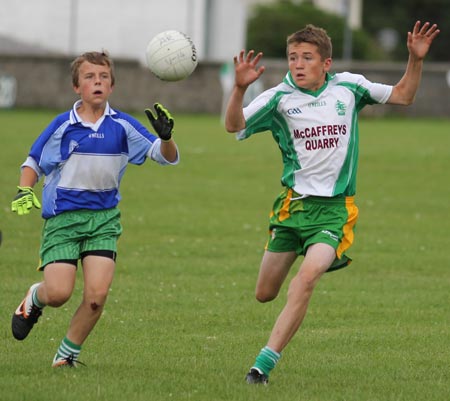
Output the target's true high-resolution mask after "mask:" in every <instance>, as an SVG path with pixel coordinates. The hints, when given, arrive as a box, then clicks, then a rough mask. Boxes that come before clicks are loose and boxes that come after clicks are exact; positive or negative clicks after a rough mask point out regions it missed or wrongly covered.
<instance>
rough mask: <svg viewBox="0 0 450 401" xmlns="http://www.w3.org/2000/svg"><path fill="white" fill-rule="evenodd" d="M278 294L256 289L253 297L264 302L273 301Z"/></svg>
mask: <svg viewBox="0 0 450 401" xmlns="http://www.w3.org/2000/svg"><path fill="white" fill-rule="evenodd" d="M277 295H278V292H273V291H261V290H256V293H255V298H256V300H257V301H258V302H261V303H265V302H270V301H273V300H274V299H275V298H276V297H277Z"/></svg>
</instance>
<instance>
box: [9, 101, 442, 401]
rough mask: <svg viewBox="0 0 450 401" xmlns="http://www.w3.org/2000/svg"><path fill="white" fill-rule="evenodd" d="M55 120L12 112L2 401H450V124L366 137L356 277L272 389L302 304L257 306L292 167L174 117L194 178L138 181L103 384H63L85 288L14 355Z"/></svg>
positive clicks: (302, 340) (101, 329) (34, 275)
mask: <svg viewBox="0 0 450 401" xmlns="http://www.w3.org/2000/svg"><path fill="white" fill-rule="evenodd" d="M54 114H55V113H54V112H50V111H11V110H6V111H5V110H3V111H0V119H1V121H2V132H1V133H0V152H1V158H0V168H1V176H0V182H1V188H2V190H1V192H0V201H1V202H0V204H1V209H0V228H1V229H2V231H3V236H4V239H3V244H2V246H1V248H0V269H1V280H0V304H1V309H0V337H1V350H0V399H1V400H2V401H19V400H21V401H41V400H45V401H53V400H55V401H56V400H58V401H62V400H64V401H72V400H73V401H80V400H83V401H91V400H92V401H93V400H95V401H115V400H129V401H144V400H145V401H148V400H152V401H160V400H161V401H162V400H164V401H167V400H176V401H178V400H194V401H221V400H229V401H253V400H255V401H256V400H257V401H266V400H267V401H294V400H295V401H300V400H304V401H341V400H342V401H344V400H346V401H388V400H389V401H400V400H405V401H411V400H420V401H425V400H426V401H433V400H436V401H438V400H439V401H443V400H448V398H449V394H450V364H449V361H450V347H449V338H450V305H449V289H450V274H449V267H450V254H449V246H450V243H449V229H450V224H449V221H450V220H449V216H450V203H449V199H450V185H449V178H448V177H449V173H450V171H449V170H450V135H449V133H450V122H449V121H446V120H441V121H439V120H438V121H435V120H399V119H384V120H363V121H362V122H361V124H360V128H361V147H360V169H359V175H358V194H357V204H358V206H359V208H360V220H359V222H358V227H357V236H356V242H355V244H354V246H353V248H352V251H351V252H350V254H351V256H352V257H353V259H354V263H353V264H352V265H351V267H349V268H348V269H345V270H343V271H341V272H336V273H331V274H329V275H326V276H325V277H324V278H323V279H322V280H321V282H320V283H319V285H318V287H317V289H316V292H315V294H314V296H313V299H312V302H311V306H310V309H309V312H308V315H307V318H306V320H305V322H304V325H303V326H302V328H301V330H300V331H299V333H297V335H296V337H295V338H294V339H293V341H292V342H291V343H290V344H289V346H288V347H287V348H286V350H285V351H284V353H283V357H282V359H281V360H280V362H279V364H278V366H277V367H276V369H275V370H274V371H273V372H272V375H271V378H270V381H271V382H270V384H269V386H267V387H261V386H249V385H247V384H246V383H245V382H244V376H245V373H246V371H247V370H248V368H249V367H250V365H251V364H252V363H253V362H254V358H255V356H256V354H257V353H258V351H259V349H260V348H261V347H262V346H264V345H265V341H266V340H267V338H268V335H269V332H270V329H271V327H272V324H273V322H274V320H275V318H276V316H277V315H278V313H279V311H280V309H281V308H282V306H283V305H284V302H285V295H286V285H285V286H284V288H283V289H282V291H281V294H280V296H279V298H278V299H277V300H275V301H274V302H272V303H269V304H264V305H262V304H258V303H257V302H256V300H255V299H254V285H255V279H256V275H257V270H258V266H259V262H260V258H261V255H262V247H263V245H264V242H265V240H266V226H267V215H268V212H269V209H270V207H271V205H272V201H273V199H274V197H275V196H276V195H277V194H278V192H279V191H280V185H279V176H280V172H281V160H280V156H279V154H278V150H277V149H276V146H275V145H274V143H273V142H272V139H271V137H270V135H259V136H256V137H254V138H252V139H251V140H248V141H244V142H242V143H238V142H236V141H235V139H234V137H233V136H232V135H227V134H226V133H225V131H224V129H223V128H222V126H221V124H220V122H219V118H218V117H216V116H175V118H176V133H175V135H176V139H177V142H178V144H179V147H180V150H181V164H180V165H179V166H177V167H160V166H158V165H156V164H155V163H147V164H145V165H144V166H141V167H136V166H130V167H129V169H128V171H127V174H126V175H125V178H124V180H123V182H122V195H123V198H124V199H123V201H122V203H121V210H122V215H123V220H122V222H123V226H124V234H123V236H122V238H121V240H120V243H119V258H118V265H117V273H116V277H115V281H114V283H113V286H112V289H111V293H110V296H109V299H108V303H107V305H106V308H105V312H104V315H103V316H102V318H101V320H100V321H99V323H98V325H97V327H96V328H95V330H94V332H93V333H92V334H91V336H90V337H89V338H88V340H87V342H86V343H85V345H84V347H83V351H82V354H81V356H80V360H82V361H83V362H84V363H86V364H87V367H80V368H79V369H59V370H55V369H51V367H50V365H51V359H52V358H53V355H54V352H55V351H56V348H57V347H58V345H59V342H60V340H61V338H62V337H63V336H64V334H65V331H66V329H67V325H68V323H69V319H70V316H71V315H72V313H73V312H74V309H75V308H76V307H77V306H78V303H79V301H80V297H81V289H82V275H81V272H79V276H78V278H79V280H78V282H77V288H76V291H75V293H74V295H73V297H72V299H71V300H70V301H69V302H68V303H67V304H66V305H64V306H63V307H62V308H59V309H51V308H47V309H46V310H45V311H44V314H43V316H42V317H41V319H40V321H39V323H38V324H37V325H36V327H35V328H34V329H33V332H32V333H31V335H30V336H29V338H27V339H26V340H25V341H23V342H18V341H15V340H14V339H13V338H12V336H11V334H10V319H11V314H12V312H13V311H14V309H15V308H16V307H17V304H18V303H19V302H20V300H21V298H22V297H23V295H24V293H25V291H26V290H27V288H28V286H29V285H31V284H32V283H33V282H36V281H38V280H39V279H40V273H38V272H36V271H35V270H34V266H35V265H36V263H37V252H38V247H39V236H40V230H41V226H42V220H41V218H40V216H39V213H38V212H37V211H34V212H35V213H32V214H31V215H29V216H27V217H18V216H16V215H13V214H12V213H11V212H9V207H10V201H11V198H12V197H13V196H14V194H15V185H17V180H18V174H19V165H20V163H21V162H22V161H23V160H24V158H25V156H26V154H27V151H28V149H29V146H30V145H31V143H32V141H33V140H34V138H35V137H36V136H37V135H38V133H39V132H40V131H41V130H42V129H43V128H44V127H45V125H46V124H47V123H48V122H49V121H50V119H51V118H52V117H53V116H54ZM138 117H139V118H140V119H142V116H138ZM142 121H144V120H143V119H142ZM38 193H40V186H39V190H38ZM294 273H295V271H293V272H291V276H292V274H294Z"/></svg>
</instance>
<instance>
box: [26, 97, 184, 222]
mask: <svg viewBox="0 0 450 401" xmlns="http://www.w3.org/2000/svg"><path fill="white" fill-rule="evenodd" d="M80 102H81V101H78V102H76V103H75V104H74V106H73V108H72V110H70V111H67V112H65V113H63V114H61V115H59V116H57V117H56V118H55V119H54V120H53V121H52V122H51V123H50V125H49V126H48V127H47V128H46V129H45V130H44V131H43V132H42V134H41V135H40V136H39V137H38V138H37V140H36V141H35V142H34V144H33V145H32V147H31V150H30V153H29V156H28V158H27V159H26V161H25V162H24V164H23V165H22V167H24V166H28V167H31V168H32V169H33V170H34V171H35V172H36V173H37V174H38V176H39V177H41V176H43V175H44V176H45V181H44V187H43V191H42V217H44V218H45V219H48V218H50V217H53V216H56V215H57V214H60V213H62V212H66V211H69V210H79V209H93V210H101V209H109V208H112V207H115V206H117V204H118V203H119V201H120V193H119V185H120V181H121V179H122V176H123V174H124V172H125V169H126V167H127V164H128V163H132V164H137V165H140V164H142V163H144V162H145V160H146V159H147V157H149V158H151V159H152V160H154V161H156V162H157V163H159V164H162V165H165V164H177V163H178V161H179V159H178V156H177V159H176V160H175V161H174V162H169V161H167V160H166V159H165V158H164V157H163V156H162V154H161V151H160V145H161V140H160V139H159V138H158V137H157V136H155V135H153V134H151V133H150V132H149V131H148V130H147V128H145V127H144V126H143V125H142V124H141V123H140V122H139V121H137V120H136V119H134V118H133V117H131V116H130V115H128V114H126V113H123V112H121V111H118V110H113V109H112V108H110V106H109V104H107V106H106V108H105V112H104V114H103V116H102V117H101V118H100V119H99V120H98V121H97V122H96V123H95V124H94V123H87V122H84V121H82V120H81V118H80V117H79V115H78V114H77V108H78V106H79V104H80Z"/></svg>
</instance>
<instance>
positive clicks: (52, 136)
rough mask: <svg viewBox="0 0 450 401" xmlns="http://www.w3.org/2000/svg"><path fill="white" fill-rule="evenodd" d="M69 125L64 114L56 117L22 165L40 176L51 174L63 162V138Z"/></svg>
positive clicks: (35, 143)
mask: <svg viewBox="0 0 450 401" xmlns="http://www.w3.org/2000/svg"><path fill="white" fill-rule="evenodd" d="M68 125H69V120H68V118H65V117H64V115H61V116H58V117H57V118H55V119H54V120H53V121H52V122H51V123H50V124H49V126H48V127H47V128H46V129H45V130H44V131H43V132H42V133H41V135H39V137H38V138H37V139H36V141H35V142H34V143H33V145H32V146H31V150H30V153H29V156H28V158H27V160H26V161H25V163H24V164H23V165H22V167H24V166H28V167H31V168H32V169H33V170H35V171H36V173H37V174H38V177H40V176H41V175H43V174H45V175H49V174H50V173H51V172H52V171H53V170H54V169H55V168H57V166H58V165H59V163H60V162H61V140H62V137H63V134H64V132H65V130H66V128H67V126H68Z"/></svg>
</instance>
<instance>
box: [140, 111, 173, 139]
mask: <svg viewBox="0 0 450 401" xmlns="http://www.w3.org/2000/svg"><path fill="white" fill-rule="evenodd" d="M153 107H154V108H155V110H156V116H155V115H154V114H153V112H152V111H151V110H150V109H145V114H146V115H147V118H148V119H149V121H150V123H151V124H152V126H153V128H154V130H155V131H156V133H157V134H158V136H159V137H160V138H161V139H162V140H163V141H168V140H169V139H170V138H172V133H173V124H174V122H173V118H172V116H171V114H170V113H169V111H168V110H167V109H166V108H164V106H163V105H162V104H160V103H155V104H154V105H153Z"/></svg>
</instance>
